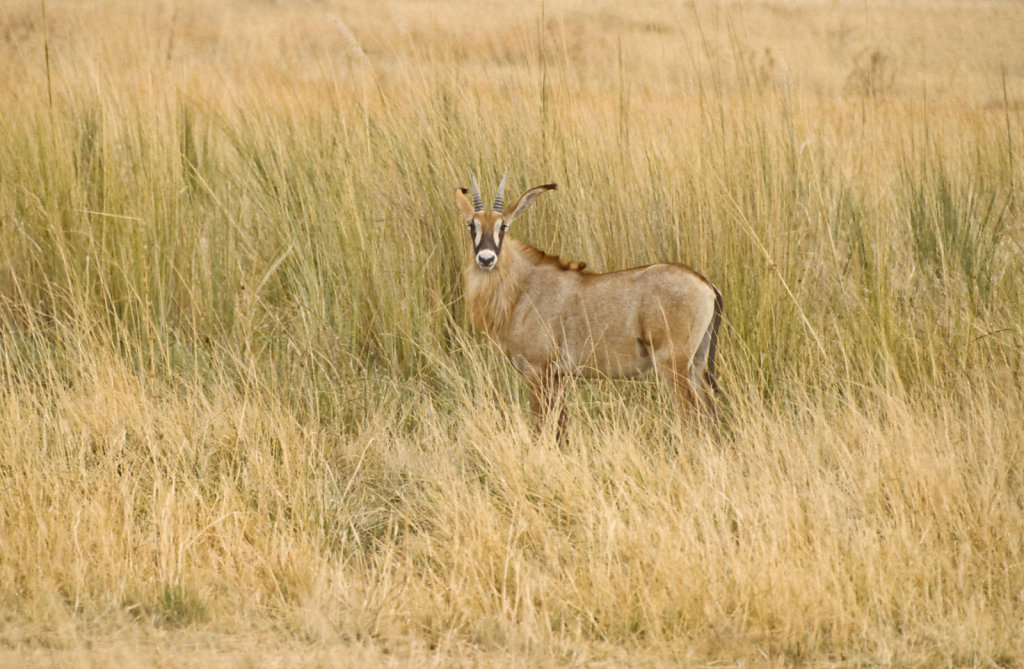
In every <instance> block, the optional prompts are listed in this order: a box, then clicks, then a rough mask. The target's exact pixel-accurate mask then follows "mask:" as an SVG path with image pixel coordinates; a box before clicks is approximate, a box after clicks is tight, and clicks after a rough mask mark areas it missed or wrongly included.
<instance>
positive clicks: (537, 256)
mask: <svg viewBox="0 0 1024 669" xmlns="http://www.w3.org/2000/svg"><path fill="white" fill-rule="evenodd" d="M517 241H518V240H517ZM519 244H520V245H521V246H522V253H523V255H524V256H526V258H527V259H529V261H530V262H531V263H533V264H534V265H547V266H551V267H557V268H558V269H561V270H566V271H570V272H583V271H584V268H585V267H586V266H587V263H585V262H579V261H576V260H562V259H561V258H559V257H558V256H556V255H551V254H550V253H545V252H544V251H541V250H540V249H536V248H534V247H532V246H530V245H529V244H526V243H525V242H519ZM585 273H586V274H589V272H585Z"/></svg>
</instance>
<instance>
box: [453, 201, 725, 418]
mask: <svg viewBox="0 0 1024 669" xmlns="http://www.w3.org/2000/svg"><path fill="white" fill-rule="evenodd" d="M541 188H543V189H545V190H548V189H553V188H554V186H553V185H548V186H544V187H538V189H541ZM538 189H531V190H530V191H527V194H524V196H523V198H521V199H520V200H517V201H516V202H515V203H513V204H512V205H511V206H509V207H508V208H507V213H501V212H494V211H489V212H474V211H473V208H472V206H471V205H470V204H469V201H468V200H467V199H466V197H465V194H464V193H463V191H461V190H460V191H457V192H456V203H457V205H458V206H459V209H460V211H461V212H462V214H463V217H464V219H465V220H466V221H467V225H469V226H470V230H471V235H470V237H471V238H470V245H471V247H472V246H473V243H474V238H473V237H472V230H474V229H475V228H473V227H472V226H474V225H479V226H480V229H481V235H482V238H483V239H485V240H486V239H488V238H487V235H491V236H496V235H498V234H499V229H500V225H501V223H502V222H504V223H506V224H507V223H508V222H510V221H511V219H512V218H514V217H515V216H517V215H518V214H520V213H522V210H523V209H525V206H526V205H528V204H529V201H530V200H532V198H533V197H535V196H536V194H537V193H538V192H542V191H539V190H538ZM527 195H529V196H530V197H529V198H528V199H527V197H526V196H527ZM523 199H526V205H524V204H522V200H523ZM475 258H476V256H475V255H474V253H472V252H471V253H470V254H469V261H468V262H467V264H466V267H465V270H464V277H465V284H466V304H467V306H468V308H469V313H470V316H471V318H472V321H473V325H474V327H476V328H477V329H478V330H480V331H482V332H484V333H485V334H487V335H488V336H489V337H490V338H492V339H493V340H494V341H496V342H497V343H498V344H499V345H500V346H501V347H502V348H503V349H504V351H505V353H506V355H508V357H509V359H510V360H511V361H512V364H513V365H514V366H515V367H516V368H517V369H518V370H519V371H520V372H521V373H522V374H523V375H524V377H525V379H526V382H527V386H528V388H529V390H530V400H531V402H530V403H531V406H532V408H533V409H534V411H535V412H536V413H537V414H539V415H541V416H543V415H545V414H547V413H549V412H551V410H553V409H555V408H556V405H557V404H558V402H559V401H560V398H559V394H560V393H559V392H558V386H559V383H558V380H559V379H560V378H561V377H564V376H568V375H572V376H584V377H597V376H606V377H632V376H638V375H640V374H643V373H646V372H650V371H656V373H657V374H658V375H659V376H660V377H661V378H662V379H663V380H664V381H665V382H666V384H667V385H668V386H669V388H670V390H671V391H672V394H673V396H674V397H675V399H676V403H677V405H678V408H679V410H680V413H681V414H682V415H684V416H690V415H691V414H693V413H694V411H695V410H699V413H700V415H702V416H704V417H707V418H711V419H713V418H714V417H715V404H714V396H713V392H712V390H713V388H714V387H715V382H714V379H713V364H712V365H711V366H709V364H708V363H709V362H711V361H712V358H713V355H714V347H715V336H716V329H717V324H718V320H719V317H720V311H721V296H720V294H719V293H718V291H717V289H715V287H714V286H712V285H711V283H710V282H708V280H707V279H705V278H704V277H703V276H701V275H700V274H698V273H697V272H695V271H694V270H692V269H690V268H689V267H686V266H684V265H679V264H657V265H648V266H644V267H635V268H632V269H627V270H622V271H619V272H610V273H606V274H597V273H592V272H587V271H583V267H584V265H583V264H582V263H570V262H565V261H562V260H560V259H559V258H557V257H555V256H550V255H547V254H545V253H543V252H541V251H539V250H537V249H535V248H533V247H531V246H529V245H528V244H525V243H523V242H521V241H519V240H517V239H514V238H512V237H510V236H507V235H506V236H505V237H504V241H503V242H501V243H500V250H499V253H498V259H497V262H496V263H495V265H494V267H493V269H491V270H490V271H486V270H484V269H482V268H481V267H480V266H478V264H477V262H476V259H475ZM559 413H561V412H559ZM561 420H562V418H561V416H560V422H559V436H560V438H561V437H562V436H563V434H562V430H563V425H562V423H561Z"/></svg>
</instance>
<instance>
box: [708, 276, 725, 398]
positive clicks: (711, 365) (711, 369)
mask: <svg viewBox="0 0 1024 669" xmlns="http://www.w3.org/2000/svg"><path fill="white" fill-rule="evenodd" d="M711 288H712V289H713V290H714V291H715V313H714V315H713V316H712V317H711V326H710V328H709V329H710V330H711V343H710V345H709V346H708V366H707V367H705V368H704V380H705V381H706V382H707V384H708V386H710V388H711V390H712V391H714V393H715V394H716V395H718V394H720V393H721V390H720V389H719V387H718V377H717V376H716V375H715V350H716V349H717V348H718V326H719V325H721V323H722V293H720V292H719V290H718V288H715V287H714V286H711Z"/></svg>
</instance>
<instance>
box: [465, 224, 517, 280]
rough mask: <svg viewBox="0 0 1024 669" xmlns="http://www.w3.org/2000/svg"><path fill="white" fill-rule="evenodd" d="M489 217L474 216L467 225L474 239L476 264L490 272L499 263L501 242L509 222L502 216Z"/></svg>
mask: <svg viewBox="0 0 1024 669" xmlns="http://www.w3.org/2000/svg"><path fill="white" fill-rule="evenodd" d="M492 216H493V212H492ZM481 218H483V219H484V220H481ZM488 218H490V217H487V216H484V217H480V216H474V217H473V218H472V220H470V222H469V225H468V226H467V227H468V228H469V236H470V238H471V239H472V240H473V255H474V256H475V257H476V265H477V267H479V268H480V269H482V270H484V271H486V272H490V271H491V270H492V269H494V267H495V265H497V264H498V254H499V253H501V243H502V242H503V241H504V240H505V231H506V230H508V224H507V223H506V222H505V219H504V218H502V217H501V216H498V217H497V218H495V219H494V220H491V221H488V220H487V219H488Z"/></svg>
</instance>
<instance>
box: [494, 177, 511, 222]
mask: <svg viewBox="0 0 1024 669" xmlns="http://www.w3.org/2000/svg"><path fill="white" fill-rule="evenodd" d="M507 176H508V170H505V173H504V174H502V175H501V183H500V184H498V194H497V195H495V196H494V207H492V208H493V209H494V211H496V212H498V213H499V214H503V213H505V212H504V211H502V209H503V208H504V206H505V202H504V200H503V199H502V198H504V197H505V177H507Z"/></svg>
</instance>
